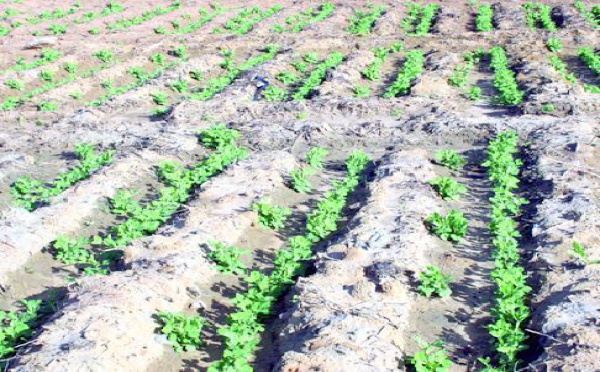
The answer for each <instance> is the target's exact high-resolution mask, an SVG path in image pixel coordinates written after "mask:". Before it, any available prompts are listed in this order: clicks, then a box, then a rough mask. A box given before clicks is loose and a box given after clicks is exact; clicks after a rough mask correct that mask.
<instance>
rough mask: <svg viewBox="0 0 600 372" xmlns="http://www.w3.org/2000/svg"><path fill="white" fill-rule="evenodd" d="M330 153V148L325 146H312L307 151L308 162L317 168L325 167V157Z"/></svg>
mask: <svg viewBox="0 0 600 372" xmlns="http://www.w3.org/2000/svg"><path fill="white" fill-rule="evenodd" d="M327 154H329V150H327V149H326V148H323V147H312V148H311V149H310V150H308V152H307V153H306V162H307V163H308V165H310V166H311V167H313V168H315V169H321V168H323V158H324V157H325V156H327Z"/></svg>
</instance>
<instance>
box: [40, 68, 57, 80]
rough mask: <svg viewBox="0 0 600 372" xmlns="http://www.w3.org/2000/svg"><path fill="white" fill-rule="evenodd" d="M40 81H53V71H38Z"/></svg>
mask: <svg viewBox="0 0 600 372" xmlns="http://www.w3.org/2000/svg"><path fill="white" fill-rule="evenodd" d="M40 79H42V80H44V81H49V82H52V81H53V80H54V71H50V70H42V71H40Z"/></svg>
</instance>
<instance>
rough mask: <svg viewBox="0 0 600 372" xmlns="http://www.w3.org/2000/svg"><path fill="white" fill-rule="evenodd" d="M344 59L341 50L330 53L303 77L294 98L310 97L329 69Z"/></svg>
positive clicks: (293, 95)
mask: <svg viewBox="0 0 600 372" xmlns="http://www.w3.org/2000/svg"><path fill="white" fill-rule="evenodd" d="M343 61H344V55H343V54H342V53H339V52H332V53H330V54H329V55H328V56H327V58H326V59H325V60H324V61H323V62H321V63H319V64H318V65H317V66H316V67H315V68H314V69H313V70H312V71H311V72H310V73H309V74H308V76H307V77H306V78H305V79H303V80H302V81H301V82H300V83H299V84H298V87H297V88H296V90H295V92H294V93H293V94H292V99H294V100H303V99H306V98H308V97H309V96H310V95H311V94H312V93H313V91H314V89H315V88H316V87H318V86H319V85H321V83H323V81H324V80H325V77H326V76H327V71H329V70H330V69H332V68H335V67H336V66H338V65H340V64H341V63H342V62H343Z"/></svg>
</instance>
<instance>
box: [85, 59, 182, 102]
mask: <svg viewBox="0 0 600 372" xmlns="http://www.w3.org/2000/svg"><path fill="white" fill-rule="evenodd" d="M181 48H182V47H179V48H177V49H176V50H175V51H173V52H172V54H173V55H174V56H176V57H178V58H177V59H176V60H174V61H169V62H167V57H166V56H165V55H164V54H163V53H156V54H153V55H152V56H150V61H152V62H153V63H155V64H156V65H157V66H158V67H157V68H155V69H154V70H152V71H150V72H146V70H145V69H144V68H143V67H132V68H130V69H129V71H128V72H129V75H131V76H132V77H134V78H135V81H133V82H131V83H128V84H125V85H122V86H120V87H114V86H113V84H112V83H110V82H109V84H105V86H104V88H105V89H106V90H107V93H106V94H104V95H102V96H101V97H100V98H98V99H96V100H94V101H90V102H87V103H86V105H88V106H92V107H97V106H100V105H102V104H104V103H105V102H107V101H108V100H110V99H112V98H114V97H116V96H118V95H121V94H124V93H126V92H129V91H130V90H133V89H135V88H139V87H141V86H142V85H144V84H146V83H147V82H148V81H150V80H152V79H156V78H158V77H159V76H161V75H162V73H163V72H164V71H165V70H167V69H170V68H172V67H174V66H177V65H178V64H179V63H181V62H183V61H185V60H187V54H186V51H185V47H183V49H181Z"/></svg>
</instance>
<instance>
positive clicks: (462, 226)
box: [425, 209, 469, 242]
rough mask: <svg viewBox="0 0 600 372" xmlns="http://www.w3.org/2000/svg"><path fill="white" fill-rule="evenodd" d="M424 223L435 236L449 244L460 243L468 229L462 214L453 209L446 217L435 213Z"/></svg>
mask: <svg viewBox="0 0 600 372" xmlns="http://www.w3.org/2000/svg"><path fill="white" fill-rule="evenodd" d="M425 221H426V222H427V223H428V224H429V227H430V228H431V230H432V231H433V232H434V233H435V234H436V235H437V236H439V237H440V238H441V239H443V240H449V241H451V242H461V241H462V240H463V238H464V236H465V235H466V234H467V231H468V229H469V224H468V221H467V219H466V218H465V217H464V215H463V214H462V212H460V211H457V210H454V209H453V210H452V211H450V213H448V215H447V216H446V217H444V216H442V215H441V214H439V213H438V212H435V213H433V214H432V215H431V216H429V217H428V218H427V219H426V220H425Z"/></svg>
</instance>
